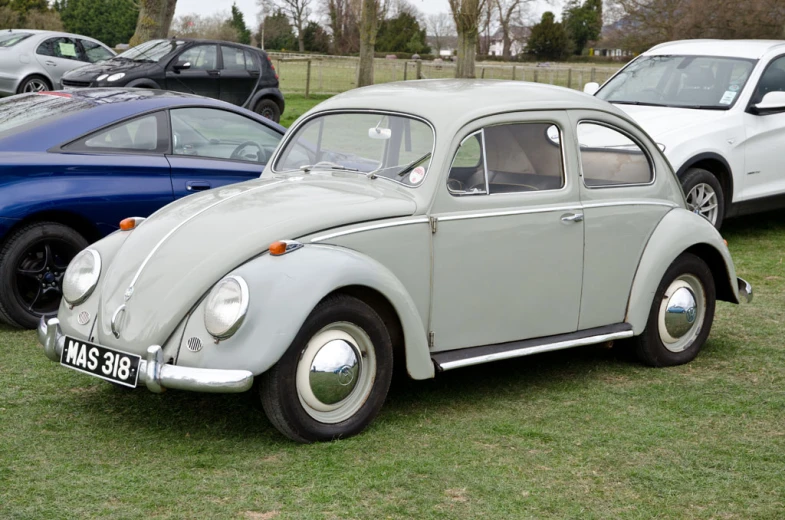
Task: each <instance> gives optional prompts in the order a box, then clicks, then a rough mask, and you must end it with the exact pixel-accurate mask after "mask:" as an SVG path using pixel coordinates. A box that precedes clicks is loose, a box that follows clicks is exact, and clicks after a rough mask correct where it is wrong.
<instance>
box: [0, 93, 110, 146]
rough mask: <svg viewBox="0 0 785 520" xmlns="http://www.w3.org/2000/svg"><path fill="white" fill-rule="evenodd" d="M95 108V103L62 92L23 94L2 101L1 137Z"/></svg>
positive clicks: (0, 102)
mask: <svg viewBox="0 0 785 520" xmlns="http://www.w3.org/2000/svg"><path fill="white" fill-rule="evenodd" d="M94 106H95V105H94V104H93V103H90V102H87V101H83V100H81V99H75V98H72V97H71V96H69V95H67V94H62V93H60V92H57V93H53V94H48V93H47V94H38V93H35V94H22V95H19V96H13V97H7V98H5V99H0V137H4V136H6V135H8V134H12V133H15V132H19V131H22V130H26V129H28V128H30V127H33V126H36V125H38V124H40V123H43V122H47V123H49V122H51V121H52V120H53V118H59V117H62V116H66V115H69V114H73V113H76V112H81V111H83V110H87V109H89V108H93V107H94Z"/></svg>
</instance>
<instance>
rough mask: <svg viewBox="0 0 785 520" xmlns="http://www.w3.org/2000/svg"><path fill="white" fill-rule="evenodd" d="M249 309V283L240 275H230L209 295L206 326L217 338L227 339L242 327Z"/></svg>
mask: <svg viewBox="0 0 785 520" xmlns="http://www.w3.org/2000/svg"><path fill="white" fill-rule="evenodd" d="M247 311H248V284H246V283H245V280H243V279H242V278H240V277H239V276H228V277H226V278H224V279H223V280H221V281H220V282H218V283H217V284H216V285H215V287H213V289H212V290H211V291H210V294H208V295H207V302H206V303H205V306H204V326H205V328H206V329H207V332H209V333H210V335H212V336H213V337H214V338H215V339H226V338H228V337H229V336H231V335H232V334H234V333H235V332H237V329H239V328H240V325H242V323H243V318H245V313H246V312H247Z"/></svg>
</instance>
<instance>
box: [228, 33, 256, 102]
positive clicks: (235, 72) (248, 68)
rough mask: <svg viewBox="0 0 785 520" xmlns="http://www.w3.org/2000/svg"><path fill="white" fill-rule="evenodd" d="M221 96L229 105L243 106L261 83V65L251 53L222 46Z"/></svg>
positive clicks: (237, 48)
mask: <svg viewBox="0 0 785 520" xmlns="http://www.w3.org/2000/svg"><path fill="white" fill-rule="evenodd" d="M221 58H222V62H223V68H222V69H221V80H220V84H221V94H220V97H221V99H222V100H223V101H226V102H227V103H232V104H233V105H238V106H242V105H244V104H245V102H246V101H247V100H248V98H249V97H250V96H251V94H252V93H253V91H254V87H256V83H257V82H258V81H259V63H258V61H257V60H256V59H255V58H254V56H253V54H251V53H250V52H249V51H246V50H243V49H240V48H239V47H230V46H228V45H221Z"/></svg>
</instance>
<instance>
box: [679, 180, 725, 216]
mask: <svg viewBox="0 0 785 520" xmlns="http://www.w3.org/2000/svg"><path fill="white" fill-rule="evenodd" d="M681 186H682V189H683V190H684V195H685V196H686V198H687V209H689V210H690V211H692V212H693V213H696V214H698V215H700V216H702V217H703V218H705V219H706V220H708V221H709V222H711V223H712V225H713V226H714V227H715V228H717V229H720V227H722V220H723V217H724V215H725V194H724V193H723V192H722V185H721V184H720V181H719V180H718V179H717V177H715V176H714V175H713V174H712V173H711V172H710V171H708V170H704V169H702V168H690V169H689V170H687V172H686V173H685V174H684V177H683V178H682V180H681Z"/></svg>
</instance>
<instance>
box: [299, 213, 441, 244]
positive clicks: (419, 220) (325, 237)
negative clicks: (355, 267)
mask: <svg viewBox="0 0 785 520" xmlns="http://www.w3.org/2000/svg"><path fill="white" fill-rule="evenodd" d="M430 222H431V221H430V219H429V218H428V217H418V218H413V219H409V220H399V221H397V222H384V223H381V224H370V225H368V226H362V227H358V228H352V229H347V230H344V231H336V232H335V233H327V234H326V235H319V236H317V237H313V238H312V239H311V244H314V243H316V242H322V241H324V240H329V239H331V238H336V237H342V236H344V235H351V234H354V233H362V232H363V231H371V230H374V229H384V228H391V227H397V226H408V225H409V224H430Z"/></svg>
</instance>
